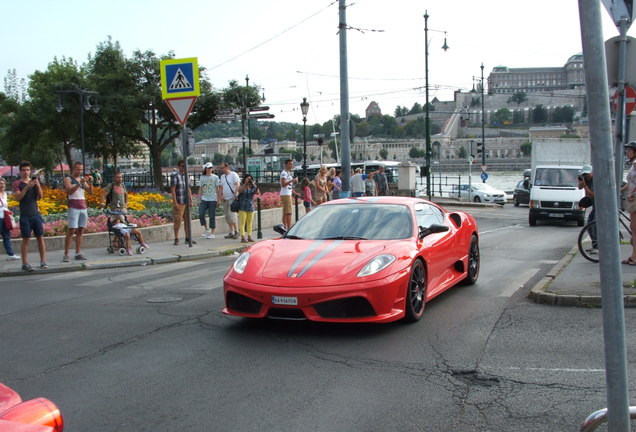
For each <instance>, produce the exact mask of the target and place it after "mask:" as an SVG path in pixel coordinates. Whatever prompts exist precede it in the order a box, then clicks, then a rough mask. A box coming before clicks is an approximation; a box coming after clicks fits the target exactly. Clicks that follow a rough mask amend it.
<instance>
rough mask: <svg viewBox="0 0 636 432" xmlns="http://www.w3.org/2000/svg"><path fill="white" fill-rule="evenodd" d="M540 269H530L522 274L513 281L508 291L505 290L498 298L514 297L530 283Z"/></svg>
mask: <svg viewBox="0 0 636 432" xmlns="http://www.w3.org/2000/svg"><path fill="white" fill-rule="evenodd" d="M539 270H540V269H538V268H529V269H528V270H526V271H525V272H523V273H521V274H520V275H519V276H518V277H517V278H516V279H513V281H512V282H510V284H509V285H508V287H507V288H506V289H504V290H503V291H502V292H501V293H499V295H498V296H497V297H510V296H512V295H513V294H514V293H515V292H517V290H518V289H519V288H521V287H522V286H523V285H524V284H525V283H526V282H528V281H529V280H530V279H531V278H532V277H533V276H534V275H535V274H537V272H538V271H539Z"/></svg>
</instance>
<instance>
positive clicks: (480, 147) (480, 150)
mask: <svg viewBox="0 0 636 432" xmlns="http://www.w3.org/2000/svg"><path fill="white" fill-rule="evenodd" d="M483 152H484V143H480V142H478V143H477V155H480V154H482V153H483Z"/></svg>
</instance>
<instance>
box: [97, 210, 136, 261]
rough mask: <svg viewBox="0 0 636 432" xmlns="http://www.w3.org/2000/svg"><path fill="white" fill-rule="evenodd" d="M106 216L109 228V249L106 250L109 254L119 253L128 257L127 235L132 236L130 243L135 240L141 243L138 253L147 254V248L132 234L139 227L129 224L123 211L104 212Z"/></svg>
mask: <svg viewBox="0 0 636 432" xmlns="http://www.w3.org/2000/svg"><path fill="white" fill-rule="evenodd" d="M104 214H105V215H106V217H107V220H106V225H107V226H108V247H107V248H106V250H107V251H108V253H111V254H112V253H115V251H117V253H119V255H126V252H127V250H126V234H130V241H131V242H132V241H133V240H135V241H137V242H139V246H137V253H138V254H143V253H144V252H146V248H145V247H144V246H143V245H142V244H141V240H140V239H139V237H138V236H137V234H134V233H133V232H132V230H133V228H136V227H137V225H135V224H132V223H128V219H127V218H126V213H125V212H123V211H121V210H108V209H107V210H104Z"/></svg>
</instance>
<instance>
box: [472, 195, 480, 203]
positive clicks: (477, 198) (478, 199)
mask: <svg viewBox="0 0 636 432" xmlns="http://www.w3.org/2000/svg"><path fill="white" fill-rule="evenodd" d="M473 201H475V202H481V198H479V197H478V196H476V197H475V198H473Z"/></svg>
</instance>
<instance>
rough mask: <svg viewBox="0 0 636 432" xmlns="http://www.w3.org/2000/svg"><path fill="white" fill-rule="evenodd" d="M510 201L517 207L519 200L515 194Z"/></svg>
mask: <svg viewBox="0 0 636 432" xmlns="http://www.w3.org/2000/svg"><path fill="white" fill-rule="evenodd" d="M512 203H513V204H514V205H515V207H519V200H518V199H517V197H516V196H515V197H512Z"/></svg>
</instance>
